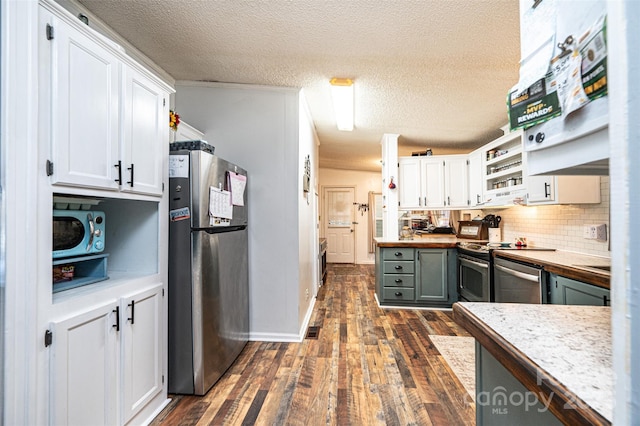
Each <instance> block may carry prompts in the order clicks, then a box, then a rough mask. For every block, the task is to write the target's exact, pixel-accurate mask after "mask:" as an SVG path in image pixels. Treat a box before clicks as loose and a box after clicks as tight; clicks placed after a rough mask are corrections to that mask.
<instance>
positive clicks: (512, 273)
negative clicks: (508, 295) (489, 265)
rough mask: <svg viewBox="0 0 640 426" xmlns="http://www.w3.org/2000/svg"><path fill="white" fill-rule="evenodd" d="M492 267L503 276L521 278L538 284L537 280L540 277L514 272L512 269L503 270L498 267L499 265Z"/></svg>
mask: <svg viewBox="0 0 640 426" xmlns="http://www.w3.org/2000/svg"><path fill="white" fill-rule="evenodd" d="M493 266H494V267H495V268H496V269H497V270H499V271H502V272H504V273H505V274H508V275H512V276H514V277H518V278H522V279H523V280H527V281H533V282H536V283H537V282H539V280H540V275H531V274H526V273H524V272H520V271H515V270H513V269H509V268H505V267H504V266H500V265H493Z"/></svg>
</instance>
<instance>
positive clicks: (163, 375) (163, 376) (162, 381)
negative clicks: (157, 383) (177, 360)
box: [162, 374, 164, 384]
mask: <svg viewBox="0 0 640 426" xmlns="http://www.w3.org/2000/svg"><path fill="white" fill-rule="evenodd" d="M162 383H163V384H164V374H163V375H162Z"/></svg>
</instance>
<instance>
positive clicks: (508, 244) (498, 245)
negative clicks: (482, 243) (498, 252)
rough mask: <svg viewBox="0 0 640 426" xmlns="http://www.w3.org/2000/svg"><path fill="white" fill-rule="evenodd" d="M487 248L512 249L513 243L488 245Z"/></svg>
mask: <svg viewBox="0 0 640 426" xmlns="http://www.w3.org/2000/svg"><path fill="white" fill-rule="evenodd" d="M487 247H492V248H498V247H511V243H507V242H502V243H488V244H487Z"/></svg>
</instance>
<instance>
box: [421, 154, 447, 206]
mask: <svg viewBox="0 0 640 426" xmlns="http://www.w3.org/2000/svg"><path fill="white" fill-rule="evenodd" d="M421 165H422V166H421V168H422V184H423V185H424V189H423V194H424V197H425V203H424V207H444V205H445V196H444V162H443V160H442V159H437V158H435V159H431V158H427V159H423V160H422V162H421Z"/></svg>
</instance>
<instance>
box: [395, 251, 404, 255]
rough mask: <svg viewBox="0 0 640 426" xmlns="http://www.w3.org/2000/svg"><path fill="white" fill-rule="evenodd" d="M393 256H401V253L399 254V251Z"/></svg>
mask: <svg viewBox="0 0 640 426" xmlns="http://www.w3.org/2000/svg"><path fill="white" fill-rule="evenodd" d="M393 255H394V256H402V253H400V252H399V251H397V252H395V253H393Z"/></svg>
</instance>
